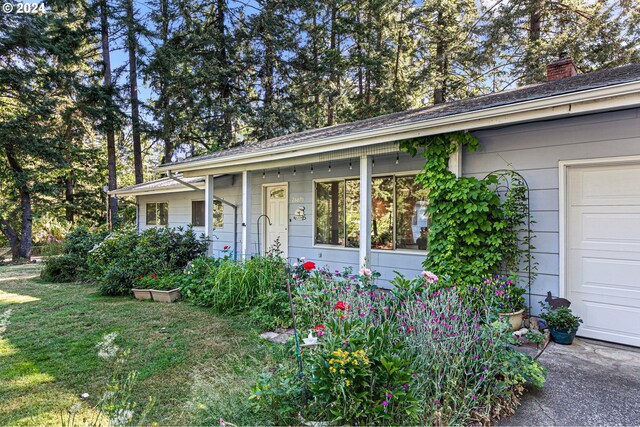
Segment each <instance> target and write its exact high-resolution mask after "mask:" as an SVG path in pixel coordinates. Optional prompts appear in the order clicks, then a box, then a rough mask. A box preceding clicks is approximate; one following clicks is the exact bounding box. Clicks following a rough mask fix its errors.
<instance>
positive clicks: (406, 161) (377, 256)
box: [250, 151, 425, 287]
mask: <svg viewBox="0 0 640 427" xmlns="http://www.w3.org/2000/svg"><path fill="white" fill-rule="evenodd" d="M372 154H373V155H374V158H375V167H374V168H373V175H374V176H376V175H385V174H391V173H405V172H417V171H419V170H420V169H421V168H422V167H423V166H424V159H422V158H419V157H417V158H412V157H410V156H409V155H407V154H405V153H399V158H400V160H399V164H398V165H396V163H395V162H396V154H391V155H385V156H377V155H375V151H374V152H372ZM351 165H352V169H349V160H348V159H347V160H340V161H333V162H331V172H329V163H328V162H323V163H317V164H314V165H313V168H314V173H313V174H311V172H310V170H311V165H303V166H297V167H296V174H295V175H293V166H291V167H288V168H281V169H280V178H278V177H277V170H268V171H266V177H265V178H264V179H263V178H262V171H255V172H254V173H253V178H252V189H253V193H252V205H253V206H252V218H253V219H252V223H251V224H250V230H251V239H252V240H251V242H252V245H251V247H252V251H253V252H256V251H257V245H256V243H257V242H256V236H257V233H256V221H257V219H258V216H260V215H261V214H262V199H263V196H262V186H263V184H270V183H278V182H282V183H285V182H288V183H289V259H290V260H291V262H295V260H296V258H300V257H305V258H306V259H307V260H311V261H314V262H315V263H316V264H317V265H318V266H325V265H326V266H328V267H329V268H330V269H332V270H335V269H342V268H344V267H351V268H353V270H354V272H357V271H358V269H359V268H360V266H359V265H358V249H357V248H340V247H331V246H320V245H314V244H313V224H314V218H313V215H314V207H313V181H314V180H323V179H332V178H345V177H358V176H359V174H360V164H359V159H358V157H357V156H356V157H354V158H353V159H352V160H351ZM294 200H295V202H292V201H294ZM299 206H304V208H305V213H306V216H307V219H306V220H304V221H296V220H294V219H293V215H294V213H295V211H296V208H297V207H299ZM263 225H264V223H261V227H262V226H263ZM261 238H262V237H261ZM424 258H425V254H420V253H416V252H402V251H382V250H373V251H372V254H371V265H372V268H373V269H374V270H376V271H379V272H380V273H381V274H382V280H381V281H380V283H378V284H379V285H380V286H385V287H388V286H389V280H390V279H392V278H393V276H394V272H393V270H398V271H400V272H402V273H403V274H405V275H406V276H408V277H413V276H415V275H416V274H418V273H419V272H421V271H422V265H421V264H422V261H423V260H424Z"/></svg>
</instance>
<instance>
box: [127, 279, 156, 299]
mask: <svg viewBox="0 0 640 427" xmlns="http://www.w3.org/2000/svg"><path fill="white" fill-rule="evenodd" d="M138 279H139V280H138V283H136V285H135V286H134V287H133V289H131V292H133V296H134V297H135V298H136V299H137V300H139V301H144V300H150V299H151V289H149V287H150V286H149V285H151V283H152V282H153V278H152V277H150V278H149V279H150V280H147V278H145V277H144V276H143V275H142V274H141V275H139V276H138Z"/></svg>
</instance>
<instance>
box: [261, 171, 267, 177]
mask: <svg viewBox="0 0 640 427" xmlns="http://www.w3.org/2000/svg"><path fill="white" fill-rule="evenodd" d="M266 177H267V172H266V171H264V170H263V171H262V179H265V178H266Z"/></svg>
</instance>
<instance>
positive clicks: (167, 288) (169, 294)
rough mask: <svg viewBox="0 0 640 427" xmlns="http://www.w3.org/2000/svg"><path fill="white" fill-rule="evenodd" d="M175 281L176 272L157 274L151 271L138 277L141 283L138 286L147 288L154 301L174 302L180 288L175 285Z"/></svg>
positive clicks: (177, 297)
mask: <svg viewBox="0 0 640 427" xmlns="http://www.w3.org/2000/svg"><path fill="white" fill-rule="evenodd" d="M177 282H178V277H177V275H176V274H162V275H161V276H158V275H156V274H155V273H151V274H150V275H148V276H145V277H142V278H141V279H140V283H141V285H140V287H139V288H141V289H148V291H149V292H150V293H151V297H153V300H154V301H160V302H174V301H177V300H178V299H180V288H179V287H178V286H176V283H177ZM137 290H139V289H137ZM134 294H135V293H134Z"/></svg>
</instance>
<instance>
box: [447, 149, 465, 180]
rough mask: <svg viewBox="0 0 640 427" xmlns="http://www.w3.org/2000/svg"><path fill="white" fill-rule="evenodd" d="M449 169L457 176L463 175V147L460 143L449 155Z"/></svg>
mask: <svg viewBox="0 0 640 427" xmlns="http://www.w3.org/2000/svg"><path fill="white" fill-rule="evenodd" d="M449 171H450V172H453V173H454V174H455V175H456V177H457V178H460V177H461V176H462V147H460V145H459V144H458V149H457V150H456V151H454V152H453V153H451V155H449Z"/></svg>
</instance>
